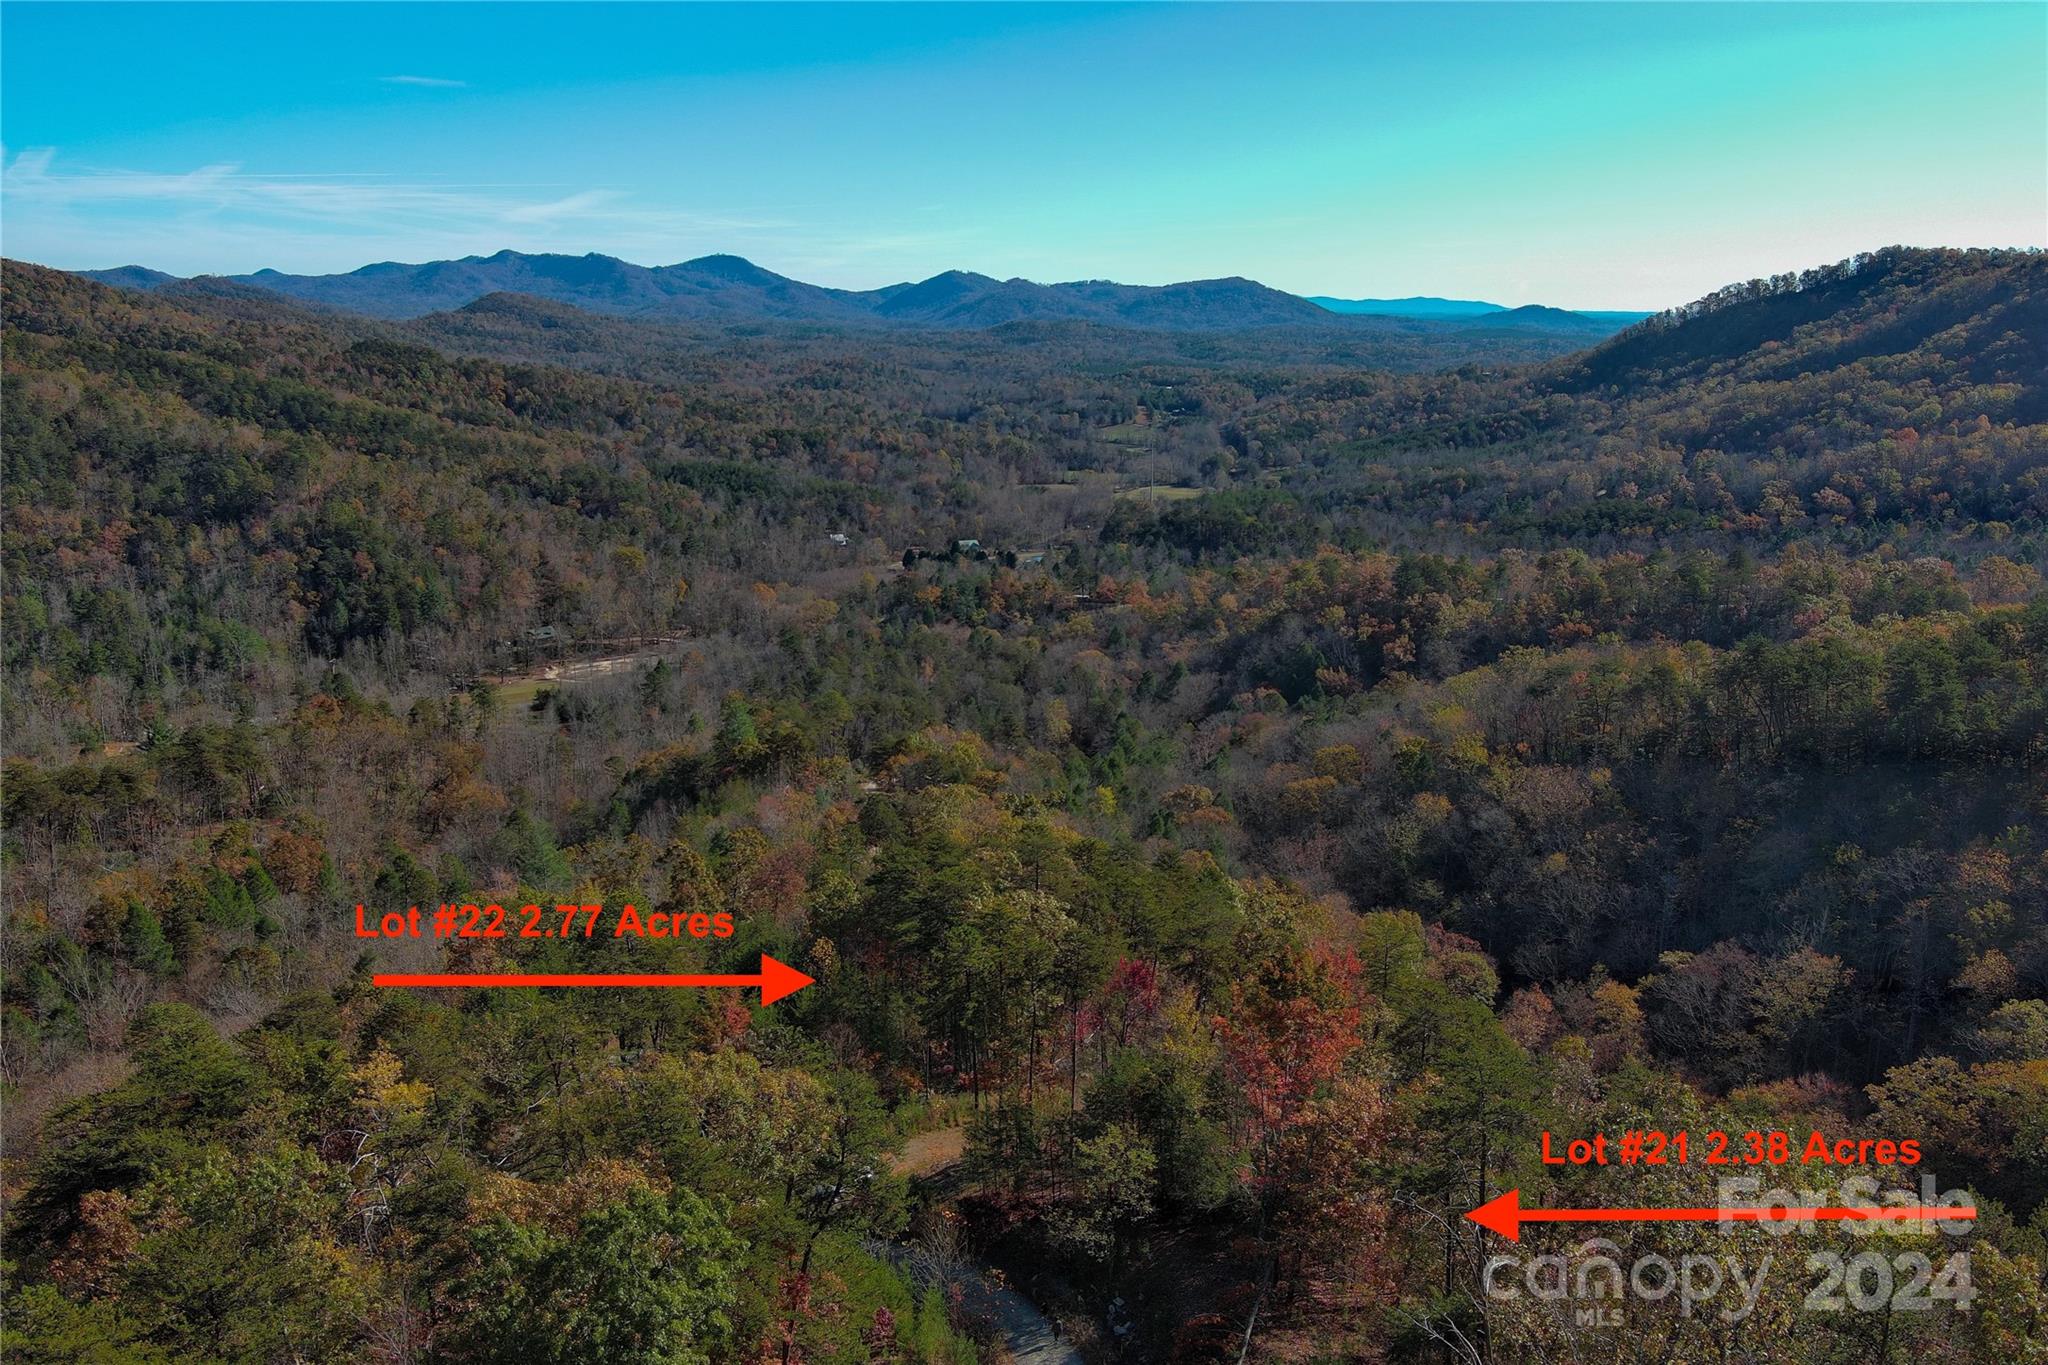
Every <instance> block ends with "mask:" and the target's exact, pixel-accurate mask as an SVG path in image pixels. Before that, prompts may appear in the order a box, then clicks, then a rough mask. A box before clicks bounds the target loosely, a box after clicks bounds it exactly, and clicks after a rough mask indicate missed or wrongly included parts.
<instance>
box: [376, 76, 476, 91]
mask: <svg viewBox="0 0 2048 1365" xmlns="http://www.w3.org/2000/svg"><path fill="white" fill-rule="evenodd" d="M377 79H378V80H380V81H382V82H384V84H386V85H419V86H425V87H426V88H427V89H429V90H466V89H468V88H469V82H468V81H451V80H449V79H448V78H447V77H445V76H379V77H378V78H377Z"/></svg>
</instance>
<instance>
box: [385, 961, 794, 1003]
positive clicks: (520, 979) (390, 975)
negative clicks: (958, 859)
mask: <svg viewBox="0 0 2048 1365" xmlns="http://www.w3.org/2000/svg"><path fill="white" fill-rule="evenodd" d="M370 980H371V982H372V983H373V984H375V985H378V986H740V987H746V986H759V987H760V988H761V1003H762V1004H764V1005H772V1004H774V1003H775V1002H776V1001H778V1000H780V999H782V997H784V996H785V995H795V994H796V993H797V992H798V991H800V990H802V989H803V988H804V987H806V986H808V985H810V984H811V981H812V978H811V977H808V976H805V975H804V974H803V973H802V972H800V971H798V970H797V969H796V968H794V967H791V966H789V965H787V964H786V963H781V962H777V961H776V960H775V959H774V958H772V957H770V956H768V954H766V953H763V954H761V974H760V975H759V976H732V975H725V976H721V975H718V974H716V973H699V974H695V975H678V976H664V975H657V976H634V975H624V974H612V973H561V972H535V973H533V974H532V975H528V976H522V975H520V974H518V973H516V972H475V973H471V974H468V975H464V974H462V973H460V972H439V973H426V974H418V973H408V972H378V973H377V974H376V975H374V976H372V977H371V978H370Z"/></svg>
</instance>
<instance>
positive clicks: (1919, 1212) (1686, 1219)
mask: <svg viewBox="0 0 2048 1365" xmlns="http://www.w3.org/2000/svg"><path fill="white" fill-rule="evenodd" d="M1976 1216H1977V1210H1975V1209H1973V1208H1959V1207H1955V1206H1952V1205H1948V1204H1899V1205H1890V1204H1888V1205H1882V1206H1880V1205H1875V1204H1873V1205H1868V1206H1857V1205H1848V1206H1843V1207H1839V1208H1813V1207H1809V1206H1803V1205H1794V1206H1791V1207H1787V1206H1785V1205H1775V1206H1763V1207H1759V1206H1746V1207H1740V1208H1727V1209H1525V1208H1523V1207H1522V1192H1521V1191H1520V1190H1509V1191H1508V1192H1507V1193H1506V1194H1504V1195H1502V1196H1501V1197H1500V1198H1498V1199H1489V1200H1487V1201H1486V1202H1485V1203H1484V1204H1481V1205H1480V1206H1479V1207H1478V1208H1476V1209H1474V1210H1472V1212H1470V1213H1468V1214H1466V1215H1465V1217H1467V1218H1468V1219H1470V1220H1471V1221H1473V1222H1475V1223H1477V1224H1479V1226H1480V1227H1483V1228H1485V1229H1487V1230H1488V1231H1490V1232H1497V1233H1499V1234H1500V1235H1501V1236H1503V1237H1505V1238H1507V1239H1508V1240H1509V1241H1510V1242H1519V1241H1521V1240H1522V1224H1524V1223H1719V1222H1724V1221H1726V1222H1735V1223H1814V1222H1820V1223H1860V1222H1893V1223H1906V1222H1915V1221H1919V1220H1923V1219H1924V1220H1926V1221H1928V1222H1937V1223H1938V1222H1942V1221H1945V1220H1947V1219H1950V1218H1956V1219H1970V1218H1975V1217H1976Z"/></svg>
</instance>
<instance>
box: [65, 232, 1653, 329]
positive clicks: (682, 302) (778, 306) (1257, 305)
mask: <svg viewBox="0 0 2048 1365" xmlns="http://www.w3.org/2000/svg"><path fill="white" fill-rule="evenodd" d="M79 273H81V274H83V275H85V276H86V277H88V278H90V279H95V280H98V281H100V282H101V283H102V284H110V285H114V286H115V287H117V288H122V289H140V290H155V289H174V290H202V291H211V292H215V293H218V292H219V291H222V290H231V289H259V290H263V291H266V292H268V293H272V294H282V295H285V296H287V297H289V298H293V299H297V300H299V301H300V302H302V303H309V304H317V305H321V306H324V307H328V308H339V309H344V310H346V311H348V312H352V313H367V314H369V315H371V316H373V317H383V318H413V317H420V316H422V315H424V314H427V313H437V312H446V311H449V310H452V309H457V308H463V307H466V306H468V305H469V304H472V303H474V302H476V301H477V300H478V299H481V298H487V297H489V296H491V295H493V294H517V295H523V296H526V297H531V298H537V299H545V300H548V301H550V302H553V303H560V304H568V305H570V306H571V307H575V308H580V309H584V310H587V311H590V312H596V313H611V314H617V315H624V316H628V317H638V318H645V319H650V320H669V321H675V320H696V321H705V322H718V323H746V324H751V323H758V322H774V321H781V322H799V323H822V324H827V325H834V326H869V327H874V326H904V325H908V326H923V327H944V328H954V329H975V328H985V327H1000V326H1003V325H1005V324H1007V323H1013V322H1090V323H1098V324H1105V325H1108V326H1112V327H1135V328H1143V329H1146V330H1151V331H1233V330H1239V329H1243V328H1264V327H1296V328H1300V327H1330V326H1354V325H1364V324H1357V323H1349V322H1346V321H1344V318H1343V316H1342V315H1352V316H1354V317H1358V318H1375V319H1380V320H1381V321H1380V322H1378V323H1375V324H1372V325H1383V326H1399V327H1409V328H1413V327H1418V326H1427V327H1450V328H1459V329H1463V328H1470V327H1478V328H1484V329H1486V330H1489V331H1494V330H1509V329H1511V330H1518V331H1532V330H1536V331H1548V332H1567V333H1569V332H1577V333H1582V334H1583V335H1584V336H1585V338H1586V339H1587V340H1588V341H1594V340H1598V339H1600V338H1602V337H1605V336H1606V335H1608V334H1609V333H1611V332H1614V331H1616V330H1618V329H1619V328H1620V327H1621V326H1622V325H1623V321H1624V319H1625V320H1626V321H1634V320H1635V316H1636V315H1634V314H1628V315H1621V316H1616V315H1602V316H1601V317H1598V318H1595V317H1591V316H1586V315H1581V314H1577V313H1567V312H1563V311H1562V310H1559V309H1555V308H1503V307H1501V306H1500V305H1498V304H1493V303H1477V302H1471V301H1466V300H1459V299H1434V298H1415V299H1353V300H1343V299H1304V298H1301V297H1299V296H1297V295H1294V294H1287V293H1282V292H1281V291H1280V290H1278V289H1270V288H1268V287H1267V286H1265V285H1263V284H1260V283H1258V282H1257V281H1255V280H1247V279H1241V278H1238V277H1234V276H1233V277H1231V278H1229V279H1219V280H1191V281H1188V282H1187V283H1184V284H1168V285H1135V284H1115V283H1112V282H1110V281H1108V280H1076V281H1073V282H1071V283H1066V284H1037V283H1034V282H1033V281H1031V280H1023V279H1012V280H998V279H995V278H992V277H991V276H988V275H976V274H973V273H970V272H968V271H964V270H948V271H945V272H944V273H942V274H938V275H934V276H932V277H931V278H930V279H928V280H923V281H919V282H917V283H904V284H892V285H888V286H885V287H884V288H881V289H865V290H861V289H830V288H825V287H823V286H820V285H815V284H806V283H804V282H803V281H802V280H794V279H790V278H789V277H787V276H785V275H778V274H776V273H775V272H774V271H772V270H765V269H763V268H762V267H760V266H758V265H755V264H754V263H753V262H752V261H748V260H743V259H742V258H740V257H738V256H700V257H698V258H697V259H696V260H693V261H684V262H682V263H680V264H678V265H658V266H644V265H635V264H633V263H632V262H631V261H622V260H619V259H618V258H617V257H615V256H600V255H598V254H596V253H594V252H593V253H591V254H590V255H586V256H566V255H547V254H531V255H530V254H526V253H522V252H517V251H500V252H498V253H496V254H495V255H491V256H465V257H463V258H462V259H460V260H454V261H428V262H425V263H424V264H419V265H407V264H401V263H399V262H396V261H383V262H379V263H378V264H376V265H366V266H364V267H362V269H360V270H352V271H349V272H348V273H347V274H343V275H287V274H284V273H282V272H280V271H276V270H259V271H257V272H256V273H255V274H253V275H233V276H225V277H222V276H202V277H198V278H195V279H192V280H180V279H178V278H177V277H175V276H171V275H166V274H163V273H162V272H161V271H156V270H147V269H144V268H143V267H141V266H133V265H129V266H121V267H120V268H118V269H115V270H87V271H81V272H79Z"/></svg>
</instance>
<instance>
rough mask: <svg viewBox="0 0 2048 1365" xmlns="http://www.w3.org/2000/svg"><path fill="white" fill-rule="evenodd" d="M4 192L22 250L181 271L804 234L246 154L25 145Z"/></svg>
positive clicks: (732, 219)
mask: <svg viewBox="0 0 2048 1365" xmlns="http://www.w3.org/2000/svg"><path fill="white" fill-rule="evenodd" d="M0 193H4V195H5V197H6V200H7V236H8V247H9V250H10V251H11V252H12V253H13V254H16V255H19V256H22V257H24V258H26V259H30V260H41V261H45V262H46V263H49V264H70V265H74V266H76V265H81V264H84V265H93V264H102V263H104V262H105V261H112V260H115V258H117V257H118V258H119V260H121V261H123V262H125V261H128V260H137V261H145V263H147V264H152V265H158V266H159V267H160V268H165V269H172V270H177V271H179V272H180V273H183V272H185V271H190V270H195V269H196V270H230V271H234V272H241V271H246V270H251V269H254V268H256V267H257V266H259V265H278V266H281V267H283V268H287V269H307V268H322V269H334V268H353V267H354V266H357V265H361V264H362V263H363V262H364V261H365V260H370V259H431V258H433V257H437V256H461V255H469V254H480V253H489V252H492V251H496V250H498V249H499V248H501V247H506V246H510V247H513V248H515V249H519V250H540V251H546V250H563V251H573V252H577V253H581V252H584V251H590V250H605V251H610V252H616V253H620V254H629V253H630V255H631V258H632V259H638V260H644V261H647V262H649V263H656V262H661V261H669V260H681V259H684V258H685V257H686V256H689V255H693V254H698V253H699V252H702V251H706V250H734V249H753V248H759V249H764V250H769V249H773V248H772V246H771V245H770V244H771V243H774V242H776V241H778V240H786V239H787V238H788V237H789V236H790V235H791V234H794V233H796V230H797V225H796V224H793V223H791V222H788V221H787V220H783V219H773V218H759V217H747V216H743V215H727V214H708V213H699V212H695V211H692V210H689V209H686V208H679V207H666V206H652V205H646V204H641V203H637V202H635V201H634V200H633V199H632V198H631V197H630V196H628V195H626V194H624V193H622V192H621V191H619V190H616V189H609V188H582V187H578V186H574V185H563V184H549V183H516V184H506V183H496V182H450V183H433V182H427V183H422V182H419V181H413V180H400V179H397V178H394V177H390V176H385V175H380V174H374V173H353V172H326V173H308V174H293V175H278V174H263V173H257V172H252V171H247V170H244V169H243V168H242V167H241V166H240V165H238V164H236V163H234V162H218V163H214V164H211V165H205V166H200V167H198V168H196V169H193V170H189V171H177V172H163V171H138V170H127V169H117V168H106V167H84V166H77V165H75V164H73V163H69V162H66V161H65V160H64V159H63V158H62V157H60V156H58V155H57V154H56V152H55V151H54V150H53V149H51V148H47V147H31V148H24V149H21V150H19V151H15V152H13V159H12V160H11V161H10V162H8V163H7V164H6V167H5V171H4V173H0ZM785 251H786V248H785Z"/></svg>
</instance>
